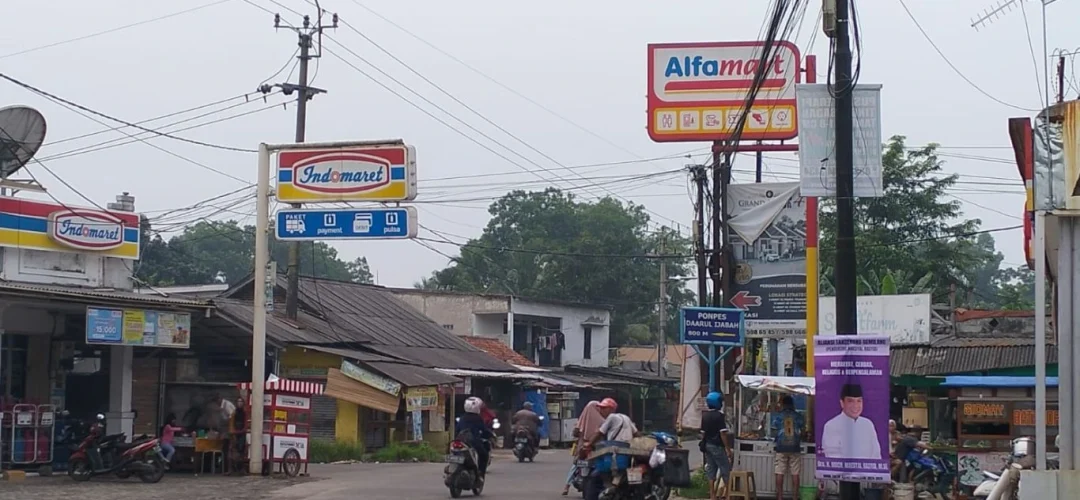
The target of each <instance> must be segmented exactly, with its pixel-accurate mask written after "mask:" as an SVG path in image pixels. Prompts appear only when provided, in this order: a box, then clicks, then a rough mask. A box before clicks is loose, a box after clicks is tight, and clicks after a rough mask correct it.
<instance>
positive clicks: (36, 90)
mask: <svg viewBox="0 0 1080 500" xmlns="http://www.w3.org/2000/svg"><path fill="white" fill-rule="evenodd" d="M0 78H3V79H4V80H7V81H9V82H11V83H14V84H15V85H18V86H20V87H22V88H24V89H26V90H29V91H31V92H33V93H35V94H38V95H41V96H44V97H48V98H49V99H52V100H54V101H59V102H62V103H64V104H67V105H68V106H73V107H76V108H79V109H81V110H83V111H85V112H87V113H91V114H94V115H97V116H100V117H102V118H105V119H107V120H112V121H114V122H117V123H122V124H124V125H127V126H129V127H132V128H137V129H139V130H142V131H143V132H149V133H151V134H155V135H158V136H161V137H166V138H169V139H172V140H175V141H180V142H187V143H190V144H195V145H197V146H204V147H208V148H213V149H221V150H225V151H237V152H241V153H255V152H257V151H256V150H254V149H245V148H236V147H232V146H224V145H221V144H211V143H209V142H203V141H197V140H195V139H188V138H186V137H178V136H175V135H171V134H167V133H165V132H159V131H157V130H154V129H152V128H147V127H143V126H142V125H139V124H136V123H132V122H129V121H126V120H121V119H120V118H116V117H114V116H110V115H108V114H105V113H102V112H100V111H96V110H93V109H90V108H88V107H86V106H83V105H82V104H79V103H76V102H72V101H69V100H67V99H64V98H63V97H59V96H57V95H55V94H50V93H49V92H46V91H44V90H41V89H39V88H37V87H34V86H33V85H30V84H28V83H25V82H23V81H21V80H17V79H15V78H12V77H11V76H9V75H6V74H4V73H0Z"/></svg>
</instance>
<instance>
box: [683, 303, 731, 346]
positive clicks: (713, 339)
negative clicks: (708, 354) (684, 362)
mask: <svg viewBox="0 0 1080 500" xmlns="http://www.w3.org/2000/svg"><path fill="white" fill-rule="evenodd" d="M745 328H746V321H745V318H744V315H743V311H741V310H739V309H724V308H719V307H684V308H682V309H681V310H680V311H679V338H680V340H681V341H682V343H683V344H712V345H723V346H742V345H743V341H744V340H745V339H746V336H745Z"/></svg>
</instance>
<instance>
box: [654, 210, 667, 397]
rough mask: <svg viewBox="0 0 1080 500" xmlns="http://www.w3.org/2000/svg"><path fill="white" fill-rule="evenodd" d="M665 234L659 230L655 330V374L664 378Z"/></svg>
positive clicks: (665, 315)
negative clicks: (657, 309)
mask: <svg viewBox="0 0 1080 500" xmlns="http://www.w3.org/2000/svg"><path fill="white" fill-rule="evenodd" d="M666 239H667V233H665V232H664V228H660V304H659V318H657V319H658V321H657V328H656V373H658V374H659V375H660V376H664V375H665V372H666V369H665V366H664V364H665V363H664V361H665V359H666V358H665V354H666V353H665V352H664V351H666V350H667V338H666V337H665V335H664V324H665V323H667V282H668V275H667V258H666V257H665V256H664V252H665V243H666V241H665V240H666Z"/></svg>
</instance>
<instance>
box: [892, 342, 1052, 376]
mask: <svg viewBox="0 0 1080 500" xmlns="http://www.w3.org/2000/svg"><path fill="white" fill-rule="evenodd" d="M1057 357H1058V352H1057V346H1054V345H1051V346H1047V348H1046V362H1047V363H1048V364H1053V363H1057ZM1028 366H1035V346H1032V345H1026V346H1025V345H1020V346H988V347H940V346H930V347H926V346H910V347H908V346H900V347H893V348H892V352H891V354H890V356H889V373H890V374H891V375H892V376H894V377H900V376H904V375H947V374H955V373H970V372H979V371H986V370H995V369H1001V368H1023V367H1028Z"/></svg>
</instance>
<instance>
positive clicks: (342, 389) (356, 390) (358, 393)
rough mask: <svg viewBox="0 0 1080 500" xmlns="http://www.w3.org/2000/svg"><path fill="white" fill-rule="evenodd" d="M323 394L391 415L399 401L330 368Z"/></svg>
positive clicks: (395, 412) (395, 410)
mask: <svg viewBox="0 0 1080 500" xmlns="http://www.w3.org/2000/svg"><path fill="white" fill-rule="evenodd" d="M325 394H326V395H327V396H330V397H332V398H336V399H340V400H342V401H348V402H350V403H353V404H357V405H360V406H363V407H365V408H371V409H374V410H379V411H382V412H385V413H389V414H391V415H394V414H397V411H398V406H399V405H398V403H399V401H400V400H401V398H400V397H399V396H394V395H391V394H389V393H387V392H383V391H381V390H379V389H376V388H374V387H372V386H370V385H367V384H365V383H363V382H360V381H357V380H353V379H352V378H349V377H347V376H345V374H343V373H341V370H338V369H337V368H331V369H329V370H327V372H326V392H325Z"/></svg>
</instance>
